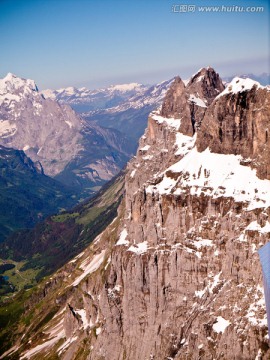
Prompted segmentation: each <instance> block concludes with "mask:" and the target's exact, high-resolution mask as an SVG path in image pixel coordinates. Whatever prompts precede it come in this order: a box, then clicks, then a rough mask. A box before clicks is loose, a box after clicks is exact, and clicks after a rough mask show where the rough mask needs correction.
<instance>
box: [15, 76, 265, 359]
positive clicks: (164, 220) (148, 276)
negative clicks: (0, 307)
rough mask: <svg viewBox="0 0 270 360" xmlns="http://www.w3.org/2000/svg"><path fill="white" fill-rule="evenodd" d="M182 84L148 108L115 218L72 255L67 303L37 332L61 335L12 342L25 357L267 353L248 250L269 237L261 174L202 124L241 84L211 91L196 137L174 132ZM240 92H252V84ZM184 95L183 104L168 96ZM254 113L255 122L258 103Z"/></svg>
mask: <svg viewBox="0 0 270 360" xmlns="http://www.w3.org/2000/svg"><path fill="white" fill-rule="evenodd" d="M213 78H214V77H213ZM192 83H194V81H193V82H192V81H191V85H190V86H192ZM210 85H211V82H210ZM188 86H189V85H187V87H184V85H183V83H182V81H181V79H180V78H177V79H176V81H175V83H174V84H173V89H175V90H174V91H175V92H176V94H174V93H173V92H172V91H171V92H170V93H169V94H168V96H167V97H166V100H165V102H164V106H163V108H162V109H161V112H156V113H152V114H151V115H150V117H149V123H148V128H147V130H146V132H145V135H144V136H143V137H142V138H141V140H140V146H139V149H138V152H137V156H136V158H134V159H133V160H132V161H131V162H130V163H129V166H128V173H127V175H126V182H125V184H126V194H125V198H124V201H123V203H122V205H121V206H120V208H119V214H118V217H117V218H116V219H115V220H114V222H113V223H112V224H111V225H110V226H109V227H108V228H107V229H106V230H105V232H104V233H103V234H102V235H101V236H99V237H98V238H97V239H96V240H95V242H94V244H93V245H92V246H91V247H90V248H89V249H88V250H87V251H86V252H84V253H82V254H81V257H79V258H78V257H77V259H74V263H75V264H76V267H77V268H76V270H73V272H72V273H70V275H68V276H67V277H66V278H65V282H66V285H65V286H66V288H67V290H66V291H70V289H72V293H70V295H69V296H68V299H67V301H66V303H67V304H69V305H68V307H62V308H61V309H59V312H58V313H57V314H56V316H55V318H54V320H53V321H51V322H49V324H48V325H47V328H46V329H47V330H46V331H47V333H50V334H52V333H53V329H55V327H56V326H59V329H60V330H59V333H61V332H62V335H61V336H60V337H53V336H52V335H51V336H49V338H48V340H47V343H44V344H43V348H42V349H41V350H40V348H39V347H38V346H39V345H40V343H39V342H36V343H35V344H34V345H33V347H32V349H29V348H28V349H27V348H21V350H20V351H21V353H22V358H24V357H26V358H27V357H30V358H31V356H30V355H31V351H32V352H33V351H37V349H39V354H42V351H43V354H44V353H46V354H50V355H51V356H52V355H53V354H54V355H56V354H58V356H59V357H60V358H61V359H70V358H75V357H76V356H78V353H79V350H78V347H79V346H81V348H83V350H84V355H83V356H81V358H82V359H84V358H85V359H93V360H94V359H108V358H109V359H112V360H114V359H115V360H116V359H130V360H131V359H132V360H136V359H138V360H139V359H179V360H180V359H181V360H182V359H205V360H206V359H207V360H208V359H235V360H236V359H237V360H238V359H245V360H249V359H250V360H251V359H255V358H257V359H269V356H270V349H269V343H268V335H267V321H266V312H265V303H264V295H263V288H262V272H261V270H260V265H259V257H258V254H257V250H258V249H259V248H260V247H261V246H263V245H264V244H265V243H266V242H268V241H269V237H270V222H269V215H270V200H269V192H270V181H269V180H267V179H264V180H262V179H260V178H259V177H258V176H257V174H256V172H255V170H253V169H251V167H250V166H249V163H248V162H247V161H244V160H245V159H244V158H243V156H242V157H241V156H240V155H237V154H235V153H234V152H229V151H228V152H226V151H225V152H222V151H221V148H220V151H216V152H214V151H213V149H212V148H211V146H213V147H214V144H215V143H216V142H215V135H214V134H216V133H215V131H216V130H215V129H216V126H215V125H214V130H212V128H209V127H210V123H209V124H208V126H207V124H206V125H205V124H204V121H205V119H206V120H207V119H210V118H211V114H214V116H215V117H214V119H213V123H214V120H215V121H217V120H218V119H219V118H220V117H223V118H226V119H227V117H226V116H227V113H228V112H230V109H229V110H228V109H227V107H226V106H221V104H222V103H223V101H224V99H226V101H227V102H228V103H234V101H235V100H234V99H235V98H236V97H238V92H236V91H234V92H230V88H228V89H227V90H224V91H223V92H222V93H221V94H220V97H218V98H215V99H214V100H213V99H211V96H212V95H211V92H209V94H210V95H209V99H210V100H209V102H210V103H208V100H207V99H205V102H204V103H205V106H206V103H207V106H208V108H205V110H204V111H205V113H204V117H203V120H202V123H201V124H200V126H197V127H196V132H197V134H195V135H193V134H187V133H183V132H182V131H181V129H182V126H183V122H185V121H186V120H188V118H185V116H183V117H182V116H181V114H180V113H179V114H178V113H177V112H178V111H179V109H181V108H182V105H183V104H184V105H183V109H184V112H185V111H186V105H185V104H186V103H185V101H186V102H189V101H191V100H188V99H187V92H186V91H187V90H185V89H186V88H188ZM196 86H197V85H196ZM246 90H247V97H248V98H249V97H251V98H252V96H253V95H252V94H253V91H254V89H253V87H251V88H250V89H246ZM227 91H228V95H227ZM258 91H259V90H258ZM260 91H261V90H260ZM263 91H267V89H266V90H263ZM181 93H182V96H185V99H184V100H181V101H182V103H181V104H180V105H179V104H172V103H171V102H175V101H176V102H178V99H179V97H180V94H181ZM185 94H186V95H185ZM259 94H260V93H258V94H257V95H256V96H259ZM189 96H190V95H189ZM224 96H225V97H224ZM268 96H269V92H267V93H265V97H266V98H268ZM201 100H202V99H201ZM206 100H207V101H206ZM196 101H197V103H198V102H199V101H198V100H196ZM259 104H261V102H259ZM223 105H224V104H223ZM196 106H199V105H196ZM238 106H239V108H237V106H235V107H234V109H236V108H237V111H238V112H241V109H240V108H241V107H242V112H243V113H245V114H246V117H247V118H248V117H249V116H251V115H250V114H249V110H248V109H250V107H251V113H252V114H254V113H253V110H254V108H253V105H251V104H249V103H248V104H246V106H244V104H243V105H241V103H240V104H239V105H238ZM254 106H255V105H254ZM201 107H202V106H201ZM203 108H204V107H203ZM258 109H259V110H257V111H258V115H257V116H258V118H257V122H258V123H257V126H258V127H259V126H261V125H262V124H264V121H266V120H264V117H263V113H264V111H265V106H264V105H262V107H261V109H260V108H259V107H258ZM245 111H246V112H245ZM164 114H166V117H164ZM172 116H173V117H172ZM180 118H181V119H180ZM260 119H263V121H262V123H261V122H260V121H261V120H260ZM189 121H190V117H189ZM207 121H210V120H207ZM265 125H266V126H268V125H267V124H265ZM211 126H212V125H211ZM209 133H210V134H211V136H210V135H209ZM254 134H255V132H254ZM203 138H204V139H205V141H207V143H206V144H205V146H204V147H203V146H202V143H203V140H202V139H203ZM208 139H210V140H209V141H208ZM245 139H246V142H248V138H245ZM255 140H256V141H257V142H258V143H260V141H261V138H260V136H256V135H254V141H255ZM264 144H265V142H264ZM267 144H268V142H266V146H268V145H267ZM208 145H209V147H210V149H209V148H208ZM246 146H247V147H249V146H250V145H249V144H246ZM260 169H261V168H260V167H259V166H258V168H257V170H258V172H259V171H261V170H260ZM62 291H63V290H62ZM59 293H61V291H60V292H59ZM71 309H73V310H71ZM76 314H77V315H76ZM75 315H76V316H75ZM78 318H80V320H79V321H78ZM65 324H68V326H66V325H65ZM48 329H49V330H48ZM50 341H52V342H53V345H52V344H51V343H50ZM61 341H62V343H61ZM86 350H87V351H88V352H87V353H86Z"/></svg>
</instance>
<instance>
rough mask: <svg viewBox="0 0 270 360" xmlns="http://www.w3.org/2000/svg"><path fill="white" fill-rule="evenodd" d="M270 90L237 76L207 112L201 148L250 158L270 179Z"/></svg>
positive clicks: (200, 140) (260, 171)
mask: <svg viewBox="0 0 270 360" xmlns="http://www.w3.org/2000/svg"><path fill="white" fill-rule="evenodd" d="M269 101H270V92H269V89H267V88H262V87H261V86H260V85H259V83H256V82H255V81H252V80H243V79H240V78H235V79H234V80H233V81H232V83H231V84H229V85H228V88H227V91H226V92H225V93H224V94H223V95H222V96H218V98H217V99H216V100H215V101H214V104H213V106H211V107H210V108H209V109H208V111H207V113H206V114H205V117H204V120H203V123H202V125H201V131H200V132H199V133H198V140H197V147H198V150H199V151H203V150H204V149H206V148H207V147H209V148H210V150H211V151H213V152H215V153H221V154H239V155H242V156H243V158H245V159H248V158H249V159H250V165H251V166H252V167H254V168H256V169H257V174H258V176H259V177H260V178H262V179H270V168H269V166H270V165H269V164H270V162H269V159H270V153H269V151H270V147H269V144H268V142H269V139H268V137H269V117H270V105H269Z"/></svg>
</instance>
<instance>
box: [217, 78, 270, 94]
mask: <svg viewBox="0 0 270 360" xmlns="http://www.w3.org/2000/svg"><path fill="white" fill-rule="evenodd" d="M253 87H256V89H265V88H267V89H268V88H269V87H265V86H262V85H261V84H260V83H259V82H258V81H255V80H252V79H249V78H240V77H238V76H236V77H235V78H234V79H233V80H232V81H231V82H230V83H229V84H228V85H227V87H226V89H225V90H224V91H223V92H222V93H221V94H219V95H218V97H221V96H223V95H226V94H237V93H241V92H243V91H247V90H251V89H252V88H253Z"/></svg>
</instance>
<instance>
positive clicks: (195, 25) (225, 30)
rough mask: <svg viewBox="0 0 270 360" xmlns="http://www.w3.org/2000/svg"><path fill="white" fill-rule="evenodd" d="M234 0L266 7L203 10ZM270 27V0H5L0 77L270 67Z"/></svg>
mask: <svg viewBox="0 0 270 360" xmlns="http://www.w3.org/2000/svg"><path fill="white" fill-rule="evenodd" d="M180 4H181V5H190V6H191V8H189V10H190V11H187V12H182V11H181V10H184V9H185V8H181V7H180V6H179V5H180ZM233 5H237V6H240V7H241V6H244V7H245V8H246V7H248V6H251V7H257V6H262V7H263V8H264V11H263V12H252V13H251V12H249V13H248V12H245V13H244V12H237V11H234V12H233V11H231V12H228V11H225V10H224V8H223V11H221V12H214V11H212V12H201V11H199V7H203V6H220V7H221V6H223V7H226V10H227V9H228V10H229V8H230V7H232V6H233ZM192 6H195V11H194V12H193V9H194V7H192ZM231 10H233V9H231ZM269 32H270V30H269V5H268V1H267V0H253V1H249V0H244V1H239V0H233V1H230V0H224V1H207V0H195V1H193V0H181V1H177V0H175V1H171V0H0V44H1V47H0V49H1V50H0V51H1V52H0V77H3V76H5V75H6V73H7V72H12V73H15V74H16V75H18V76H21V77H24V78H31V79H34V80H35V81H36V83H37V85H38V86H39V88H40V89H45V88H59V87H66V86H79V87H80V86H87V87H89V88H96V87H102V86H107V85H110V84H116V83H125V82H142V83H155V82H158V81H161V80H165V79H168V78H170V77H173V76H175V75H177V74H179V75H180V76H181V77H182V78H187V77H189V76H190V75H192V73H194V72H196V71H197V70H198V69H199V68H200V67H204V66H208V65H211V66H213V67H214V68H215V69H216V70H217V71H218V72H219V73H220V74H221V75H223V76H225V75H232V74H237V73H238V74H240V73H244V72H253V73H257V74H258V73H261V72H264V71H266V72H269V52H270V51H269V42H270V40H269Z"/></svg>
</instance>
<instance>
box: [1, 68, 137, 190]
mask: <svg viewBox="0 0 270 360" xmlns="http://www.w3.org/2000/svg"><path fill="white" fill-rule="evenodd" d="M0 119H1V120H0V145H3V146H6V147H10V148H15V149H19V150H23V151H24V152H25V153H26V155H27V156H29V157H30V158H31V159H32V161H34V162H37V161H38V162H40V163H41V164H42V167H43V169H44V172H45V174H47V175H49V176H52V177H55V178H57V179H59V180H60V181H61V182H62V183H64V184H66V185H69V186H73V187H75V188H76V189H77V190H78V191H80V192H81V194H82V197H87V196H90V195H91V194H93V193H94V192H96V190H97V189H98V188H100V186H101V185H103V184H104V183H105V182H106V181H108V180H109V179H111V178H112V177H113V176H114V175H115V174H117V173H118V172H119V171H120V169H121V168H122V167H123V166H124V165H125V164H126V162H127V160H128V159H129V158H130V156H131V155H132V154H133V152H134V151H135V148H134V145H133V144H131V143H130V141H129V139H128V138H127V137H126V136H124V135H122V134H121V133H120V132H119V131H116V130H114V129H105V128H102V127H100V126H98V125H97V124H96V123H93V122H87V121H85V120H83V119H82V118H81V117H80V116H78V115H77V114H76V113H75V111H74V110H72V109H71V108H70V106H69V105H63V104H60V103H59V102H57V101H54V100H52V99H45V97H44V95H43V94H42V93H40V92H39V91H38V88H37V86H36V84H35V83H34V81H33V80H26V79H21V78H19V77H17V76H15V75H13V74H11V73H9V74H8V75H7V76H6V77H5V78H4V79H2V80H0Z"/></svg>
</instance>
